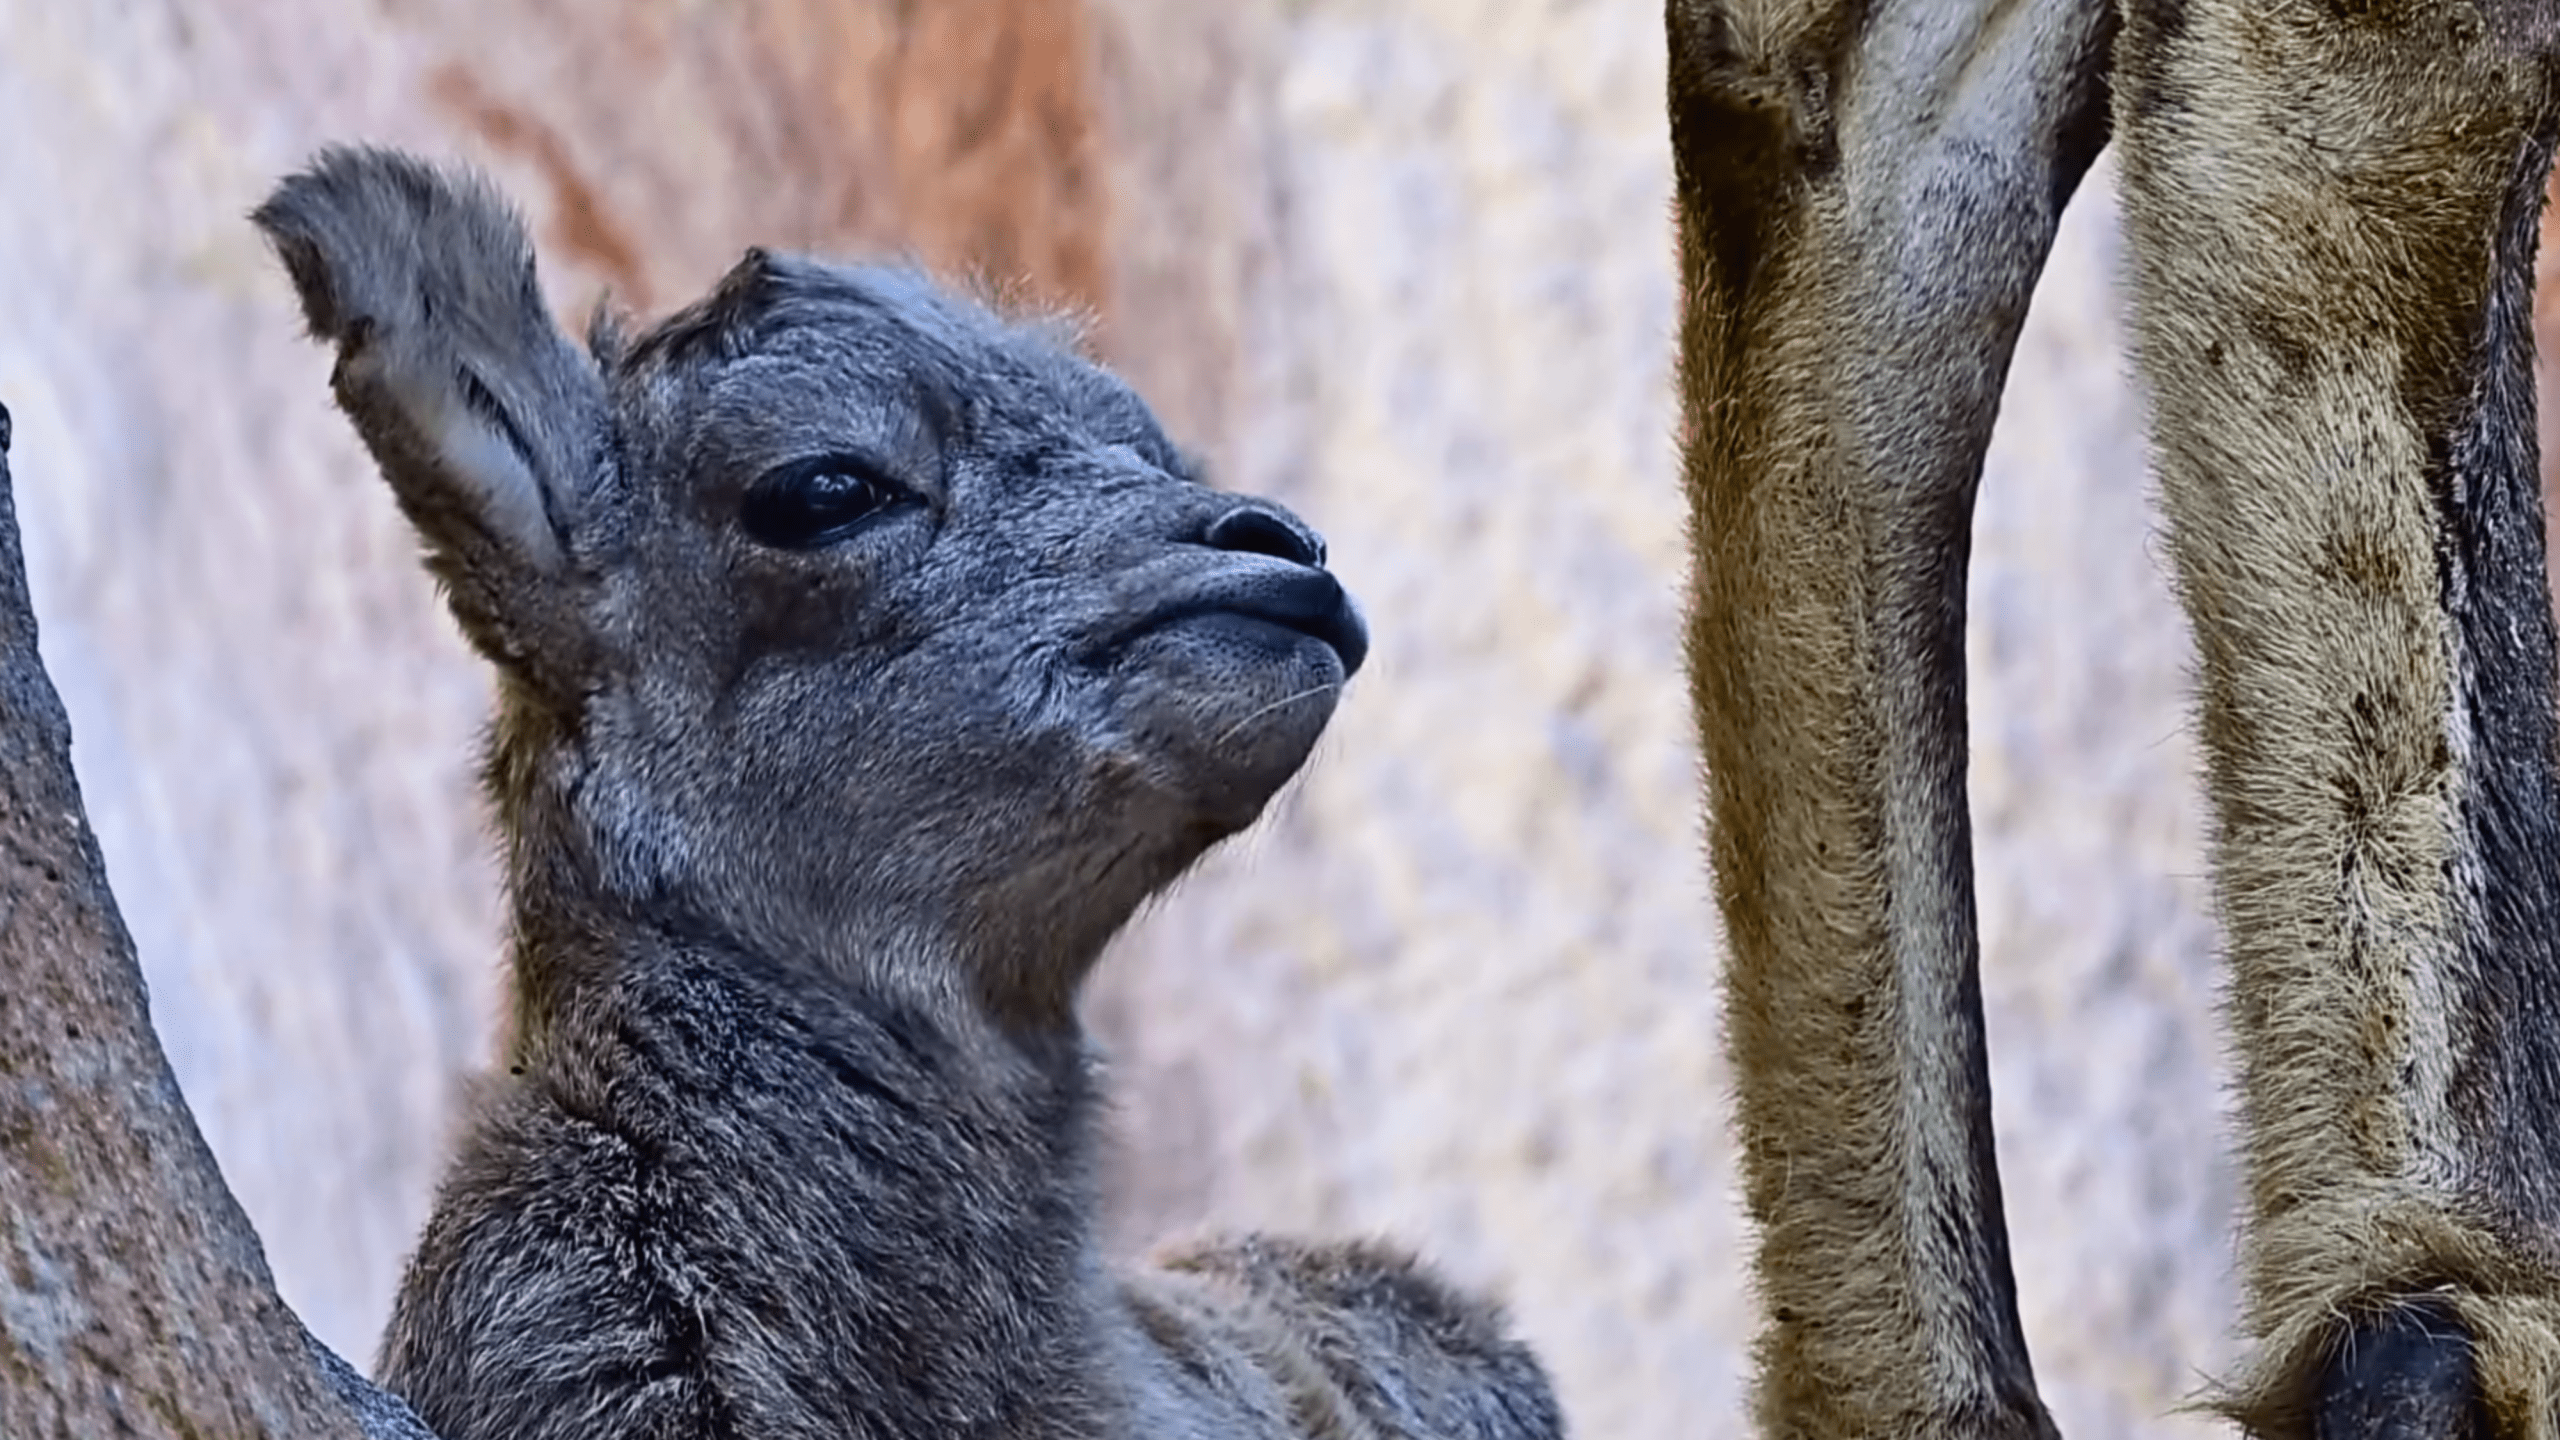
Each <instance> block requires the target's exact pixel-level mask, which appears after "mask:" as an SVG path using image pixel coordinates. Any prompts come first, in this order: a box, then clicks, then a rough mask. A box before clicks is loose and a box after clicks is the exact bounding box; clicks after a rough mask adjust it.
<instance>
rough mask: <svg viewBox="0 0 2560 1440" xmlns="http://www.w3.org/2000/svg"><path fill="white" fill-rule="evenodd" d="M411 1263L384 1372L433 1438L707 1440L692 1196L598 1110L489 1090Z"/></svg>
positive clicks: (707, 1232)
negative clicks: (672, 1439)
mask: <svg viewBox="0 0 2560 1440" xmlns="http://www.w3.org/2000/svg"><path fill="white" fill-rule="evenodd" d="M477 1111H478V1113H477V1116H476V1119H475V1123H474V1124H473V1125H472V1126H471V1128H470V1130H469V1131H468V1132H467V1134H466V1136H465V1139H464V1142H463V1147H462V1151H461V1153H460V1155H459V1156H458V1157H457V1159H456V1162H455V1164H454V1166H453V1168H452V1169H451V1170H450V1171H449V1172H448V1174H447V1176H446V1179H445V1182H444V1185H443V1187H442V1189H441V1190H440V1191H439V1194H438V1197H437V1204H436V1207H435V1212H434V1214H433V1216H432V1218H431V1219H430V1220H429V1222H428V1224H427V1228H426V1230H425V1231H424V1233H423V1234H422V1235H421V1236H420V1239H419V1243H418V1247H417V1250H416V1251H415V1252H414V1253H413V1255H412V1256H411V1258H410V1262H409V1267H408V1272H407V1274H406V1276H405V1277H404V1278H403V1281H402V1284H401V1288H400V1295H399V1299H398V1302H397V1304H396V1306H395V1308H394V1310H393V1313H392V1318H391V1324H390V1327H389V1329H388V1330H387V1331H386V1332H385V1334H384V1337H383V1346H382V1358H381V1363H380V1365H379V1367H378V1372H379V1378H380V1379H381V1381H382V1383H383V1384H384V1385H385V1386H387V1387H388V1388H390V1389H391V1390H393V1391H394V1392H396V1393H398V1394H399V1395H401V1396H402V1397H403V1398H405V1399H406V1400H408V1402H409V1404H410V1405H411V1407H412V1408H414V1409H415V1410H416V1411H417V1412H418V1415H419V1417H420V1418H421V1419H423V1420H424V1421H425V1422H426V1423H427V1425H428V1426H429V1427H430V1428H431V1429H433V1430H434V1431H435V1432H436V1434H437V1435H439V1436H441V1437H443V1440H484V1437H485V1440H571V1437H584V1436H592V1435H609V1434H667V1435H686V1436H702V1437H713V1436H722V1435H728V1434H731V1433H733V1432H734V1430H735V1429H736V1426H735V1424H734V1423H733V1422H734V1417H733V1416H731V1415H730V1414H729V1413H728V1412H729V1410H730V1408H731V1407H730V1401H729V1399H728V1398H727V1397H725V1396H724V1395H723V1393H722V1390H721V1387H719V1386H718V1385H716V1384H715V1383H714V1382H713V1375H712V1367H711V1365H710V1363H709V1359H710V1357H709V1355H708V1353H707V1351H708V1346H709V1343H710V1339H711V1336H710V1328H709V1327H710V1321H709V1312H708V1308H707V1306H706V1304H705V1301H706V1298H707V1297H708V1296H709V1295H711V1294H715V1293H717V1291H718V1289H719V1285H720V1276H719V1275H718V1273H717V1272H718V1270H719V1268H720V1267H719V1265H718V1263H717V1257H716V1252H715V1250H714V1244H713V1241H712V1239H711V1237H712V1236H714V1235H715V1234H717V1233H718V1232H717V1230H716V1229H715V1228H714V1225H713V1224H710V1223H706V1221H707V1217H706V1216H705V1215H703V1213H702V1205H701V1197H700V1196H698V1195H695V1194H693V1193H690V1187H688V1186H686V1185H685V1184H684V1183H683V1181H682V1177H681V1174H680V1172H674V1171H670V1170H669V1169H668V1168H667V1167H665V1166H663V1165H661V1164H659V1163H656V1161H657V1157H655V1156H653V1155H652V1154H651V1148H652V1147H651V1146H650V1145H649V1144H648V1143H647V1142H646V1140H645V1139H643V1138H641V1137H637V1136H634V1135H633V1134H631V1133H629V1132H628V1131H627V1130H626V1129H624V1128H622V1127H620V1126H617V1125H616V1124H614V1123H612V1121H611V1120H610V1119H609V1118H607V1117H599V1116H592V1115H584V1116H582V1115H579V1114H576V1113H573V1112H570V1111H567V1110H564V1109H562V1108H561V1107H560V1106H558V1105H557V1104H556V1103H553V1101H552V1098H551V1097H549V1096H546V1095H543V1094H542V1093H540V1092H539V1091H529V1090H526V1089H521V1088H508V1089H505V1090H503V1091H501V1092H500V1093H497V1094H494V1095H487V1096H484V1097H483V1099H482V1103H481V1104H480V1105H479V1106H478V1107H477Z"/></svg>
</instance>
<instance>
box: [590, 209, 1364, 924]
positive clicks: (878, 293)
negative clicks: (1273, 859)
mask: <svg viewBox="0 0 2560 1440" xmlns="http://www.w3.org/2000/svg"><path fill="white" fill-rule="evenodd" d="M611 390H612V393H613V395H614V403H613V406H612V413H613V423H614V426H615V428H616V430H617V431H618V434H619V440H620V444H619V447H618V448H619V452H620V455H621V466H622V471H623V476H622V479H623V484H622V486H621V489H622V490H623V498H622V502H621V503H622V506H623V507H624V509H625V514H624V515H623V516H621V517H620V525H619V526H618V527H617V528H619V529H620V530H621V532H622V535H621V539H620V542H619V543H618V544H616V545H615V546H614V547H613V548H614V549H615V550H616V551H617V552H618V558H617V559H616V560H615V561H614V563H613V564H612V565H611V566H610V568H609V571H608V572H607V573H608V583H607V586H606V588H605V592H604V598H603V599H602V600H601V601H600V602H599V614H600V616H601V617H602V619H601V623H600V624H599V627H598V628H599V631H600V633H602V634H603V635H605V636H606V637H607V651H608V655H609V657H610V658H609V660H608V663H607V665H606V666H605V674H604V679H603V681H602V683H601V684H599V685H598V686H597V687H596V689H595V699H594V700H593V702H592V704H591V707H590V708H591V711H592V714H593V717H594V719H593V723H592V724H591V725H590V727H589V729H590V731H591V743H592V744H593V745H594V746H595V747H596V749H597V754H598V758H599V760H601V761H603V762H605V763H607V764H608V765H609V766H610V767H611V768H612V769H614V770H615V771H616V772H618V773H619V774H620V775H622V776H625V777H627V782H626V783H624V784H621V785H617V787H616V789H617V793H618V794H620V795H621V796H622V797H623V798H622V799H620V800H618V801H617V803H619V804H632V803H637V804H641V805H645V806H650V807H652V808H657V807H663V808H664V809H665V810H666V811H667V812H668V813H669V814H670V815H671V816H675V817H680V819H681V823H682V824H683V826H684V828H686V829H688V830H694V831H698V832H701V839H700V840H699V841H697V842H696V843H694V844H690V845H687V846H686V847H685V848H686V849H688V850H691V851H694V852H695V853H699V851H700V849H701V848H702V846H703V845H704V844H708V843H713V842H712V840H711V837H712V836H713V835H715V834H716V835H718V836H719V837H720V839H719V841H718V842H717V843H722V844H734V843H735V842H736V840H738V839H740V838H744V839H747V840H748V841H749V842H750V843H749V844H748V845H746V846H745V847H743V848H742V849H741V850H740V854H741V855H742V856H744V855H754V856H756V858H757V862H758V863H759V864H761V865H762V866H763V867H765V868H766V869H767V870H768V872H780V873H787V874H791V875H794V876H797V877H798V878H799V879H800V880H801V881H802V883H803V884H804V885H806V886H807V887H810V888H811V889H812V890H813V891H815V892H818V894H819V896H820V897H821V903H824V900H823V896H824V895H825V894H826V893H827V892H828V891H829V890H830V888H831V887H833V888H834V890H835V892H836V893H837V894H840V895H841V896H842V897H843V899H845V900H846V901H849V902H852V903H855V904H859V905H866V906H873V907H878V906H890V907H895V908H898V909H900V910H903V911H921V912H932V911H936V910H940V911H942V912H944V914H946V915H947V916H948V917H949V918H950V919H953V920H957V921H958V922H959V923H961V924H963V925H965V926H970V927H974V928H977V929H980V930H982V931H983V930H985V929H986V928H987V927H989V926H995V927H999V928H1001V927H1005V926H1010V925H1016V924H1020V923H1023V922H1024V920H1025V918H1026V917H1028V918H1030V919H1032V920H1035V921H1036V923H1037V924H1038V925H1041V926H1056V927H1059V928H1060V929H1061V930H1063V931H1065V932H1068V933H1073V932H1080V931H1089V930H1091V929H1093V928H1094V927H1095V926H1097V925H1100V926H1102V928H1103V929H1104V930H1105V932H1106V933H1107V929H1108V928H1110V927H1112V926H1116V925H1117V924H1118V922H1119V920H1120V919H1121V918H1124V917H1125V915H1126V914H1127V912H1128V911H1129V910H1130V909H1131V908H1134V906H1135V905H1136V903H1137V902H1138V901H1139V900H1140V899H1142V898H1143V897H1144V896H1145V894H1146V893H1148V892H1149V891H1151V890H1153V889H1155V888H1156V887H1158V886H1160V885H1162V884H1163V883H1164V882H1165V881H1167V880H1169V879H1171V878H1172V877H1173V875H1174V874H1176V873H1178V872H1179V870H1180V869H1181V868H1182V867H1184V866H1186V865H1188V864H1189V863H1190V862H1191V861H1192V860H1193V859H1195V858H1196V857H1197V856H1198V855H1199V853H1200V852H1201V851H1202V850H1203V849H1205V848H1206V847H1207V846H1208V845H1210V844H1211V843H1213V842H1214V841H1216V840H1217V839H1219V838H1221V837H1223V836H1225V835H1228V834H1231V833H1233V832H1234V831H1236V830H1237V829H1239V828H1241V827H1243V826H1245V825H1247V824H1249V823H1250V822H1251V821H1252V820H1253V819H1254V818H1255V816H1256V815H1258V814H1259V813H1260V811H1261V809H1262V807H1263V805H1264V803H1265V802H1266V801H1268V800H1269V799H1270V797H1271V795H1272V794H1273V792H1275V791H1276V790H1278V789H1279V787H1280V786H1281V785H1282V784H1283V783H1284V782H1286V781H1287V780H1288V779H1289V777H1290V776H1291V775H1292V774H1294V773H1295V772H1296V770H1297V769H1298V767H1299V766H1300V765H1301V764H1302V763H1303V762H1304V761H1305V759H1306V757H1307V754H1308V752H1309V750H1310V748H1311V747H1312V746H1313V745H1314V743H1315V741H1316V738H1317V736H1318V735H1319V734H1320V733H1321V732H1322V731H1323V729H1324V726H1325V723H1326V721H1327V720H1328V718H1329V717H1330V716H1331V715H1332V713H1333V706H1334V702H1335V699H1336V697H1337V695H1338V694H1339V692H1340V690H1341V687H1342V683H1343V681H1344V680H1345V679H1346V678H1347V677H1348V676H1349V675H1350V674H1351V673H1352V672H1353V671H1354V670H1356V669H1357V668H1358V667H1359V665H1360V661H1361V659H1362V656H1363V655H1364V653H1365V651H1366V649H1367V639H1366V635H1365V632H1364V630H1363V627H1362V624H1361V621H1360V618H1359V615H1358V612H1357V611H1356V610H1355V609H1354V608H1353V606H1352V604H1351V602H1350V600H1349V599H1348V598H1347V597H1346V596H1345V594H1344V592H1343V590H1342V588H1341V586H1340V585H1339V584H1337V583H1336V581H1335V580H1334V578H1333V576H1332V575H1331V574H1330V573H1329V572H1328V571H1327V570H1325V568H1324V549H1323V543H1322V541H1321V540H1319V539H1318V538H1317V537H1316V536H1315V534H1314V533H1313V532H1312V531H1310V530H1309V529H1308V528H1307V527H1306V526H1305V525H1304V524H1303V523H1301V522H1300V521H1298V520H1297V519H1296V518H1295V517H1294V516H1292V515H1290V514H1289V513H1288V512H1287V511H1285V510H1282V509H1280V508H1279V507H1277V506H1274V505H1271V504H1269V503H1267V502H1262V501H1255V500H1249V499H1245V498H1242V497H1238V496H1233V495H1227V494H1222V493H1220V492H1217V491H1214V490H1211V489H1209V488H1207V487H1205V486H1203V485H1201V484H1199V483H1198V482H1197V481H1196V479H1194V478H1193V475H1192V472H1191V468H1190V466H1189V465H1188V464H1187V463H1186V462H1185V461H1184V460H1183V458H1182V457H1181V456H1180V455H1178V454H1177V453H1176V452H1175V451H1174V450H1173V448H1172V447H1171V446H1170V445H1169V444H1168V443H1167V442H1166V440H1165V438H1164V436H1163V434H1162V433H1161V431H1160V430H1159V429H1158V427H1157V425H1156V423H1155V420H1154V418H1153V417H1152V416H1151V415H1150V414H1149V413H1148V411H1147V409H1146V407H1145V406H1144V405H1143V404H1142V403H1141V402H1140V401H1139V400H1138V399H1137V398H1136V397H1135V396H1134V395H1133V394H1131V393H1130V391H1129V390H1128V388H1127V387H1126V386H1124V385H1122V384H1121V383H1120V382H1119V381H1117V380H1116V379H1114V378H1112V377H1111V376H1110V375H1108V374H1106V373H1105V372H1103V371H1101V370H1099V369H1097V368H1096V367H1094V366H1092V365H1090V364H1087V363H1085V362H1084V361H1082V360H1080V359H1077V358H1075V357H1074V356H1073V355H1071V354H1069V353H1067V352H1066V351H1065V350H1063V349H1061V348H1060V347H1058V346H1057V345H1055V344H1053V343H1051V342H1050V341H1049V340H1048V339H1047V338H1045V337H1043V336H1040V335H1038V334H1035V333H1031V332H1027V331H1024V330H1021V329H1017V328H1012V327H1008V326H1005V325H1003V324H1001V323H999V322H997V321H996V320H994V319H993V318H992V317H990V316H988V315H986V314H985V313H983V312H981V311H979V310H977V309H975V308H974V307H971V306H968V305H965V304H963V303H960V302H957V301H954V300H952V299H950V298H947V297H945V296H943V295H941V294H940V293H938V292H936V291H934V290H933V289H931V288H930V287H929V286H928V285H927V284H926V283H925V282H923V281H922V280H921V279H919V278H916V277H914V276H912V275H909V274H906V273H903V272H894V271H849V270H839V269H834V268H830V267H825V266H820V265H817V264H814V263H810V262H802V261H793V260H784V259H766V258H763V257H757V258H754V259H751V260H750V261H749V262H748V264H747V265H745V266H743V267H741V269H740V270H739V271H738V272H736V273H734V274H733V275H732V276H731V277H730V278H729V279H728V280H727V281H726V282H724V284H723V286H722V288H721V290H720V291H719V292H718V293H716V294H715V296H714V297H713V299H712V300H710V301H708V302H706V303H705V305H704V306H702V307H699V308H698V309H697V310H696V311H695V312H692V313H689V314H688V315H685V316H680V317H678V319H677V320H675V321H672V322H670V323H669V325H668V326H667V327H664V328H662V329H661V330H660V331H659V332H658V333H656V334H654V335H651V336H649V337H647V338H645V339H643V340H642V341H641V342H640V343H639V344H638V345H637V346H636V347H635V348H634V349H633V350H632V352H631V353H630V354H629V355H628V356H626V357H624V358H622V359H621V360H620V361H619V363H618V364H617V365H616V367H615V370H614V374H613V376H612V379H611ZM649 791H655V792H657V793H656V794H654V795H651V794H649V793H646V792H649ZM740 878H741V879H742V880H743V879H745V878H746V877H740ZM828 908H833V907H832V906H829V907H828ZM992 909H1003V910H1005V911H1007V912H1008V913H1007V914H1004V915H1000V916H999V915H993V914H990V913H988V912H989V911H990V910H992ZM1086 912H1092V913H1089V914H1088V913H1086ZM1062 938H1063V937H1062Z"/></svg>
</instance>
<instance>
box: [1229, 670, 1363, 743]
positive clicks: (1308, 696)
mask: <svg viewBox="0 0 2560 1440" xmlns="http://www.w3.org/2000/svg"><path fill="white" fill-rule="evenodd" d="M1341 688H1342V682H1341V681H1339V680H1332V681H1328V682H1326V683H1325V684H1322V685H1316V686H1311V687H1309V688H1307V689H1304V690H1301V691H1299V692H1298V693H1296V694H1294V695H1283V696H1281V697H1280V698H1279V699H1277V700H1274V701H1272V702H1271V703H1270V704H1268V705H1265V706H1263V707H1261V708H1260V709H1258V710H1256V711H1254V712H1253V713H1252V714H1250V715H1247V716H1246V717H1244V718H1243V719H1241V720H1239V721H1237V722H1236V723H1234V724H1233V725H1230V726H1228V727H1227V728H1226V731H1225V732H1224V733H1223V734H1221V735H1219V736H1218V738H1217V739H1216V740H1214V741H1212V742H1210V743H1211V744H1214V745H1224V744H1226V743H1227V742H1228V741H1230V740H1233V739H1234V738H1236V735H1237V733H1238V732H1240V731H1242V730H1243V729H1244V727H1246V726H1247V725H1250V724H1252V723H1253V722H1254V721H1256V720H1259V719H1261V718H1262V717H1263V716H1265V715H1268V714H1270V713H1271V712H1272V711H1274V710H1278V709H1281V708H1282V707H1284V706H1289V705H1295V704H1297V703H1298V702H1299V701H1301V700H1312V699H1314V698H1315V697H1316V696H1318V695H1331V694H1333V693H1334V692H1335V691H1337V690H1340V689H1341Z"/></svg>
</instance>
